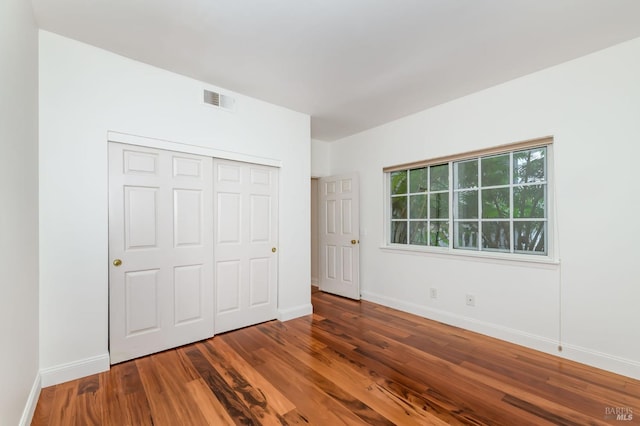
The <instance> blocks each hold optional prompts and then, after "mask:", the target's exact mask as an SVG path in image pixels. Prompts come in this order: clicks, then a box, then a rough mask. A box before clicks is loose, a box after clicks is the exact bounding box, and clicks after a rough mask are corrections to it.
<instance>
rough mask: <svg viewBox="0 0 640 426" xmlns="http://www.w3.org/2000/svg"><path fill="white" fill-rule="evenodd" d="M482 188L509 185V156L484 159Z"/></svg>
mask: <svg viewBox="0 0 640 426" xmlns="http://www.w3.org/2000/svg"><path fill="white" fill-rule="evenodd" d="M481 168H482V186H495V185H508V184H509V154H506V155H498V156H495V157H485V158H483V159H482V165H481Z"/></svg>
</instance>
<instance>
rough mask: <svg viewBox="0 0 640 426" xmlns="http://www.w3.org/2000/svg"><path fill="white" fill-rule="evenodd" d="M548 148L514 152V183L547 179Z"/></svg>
mask: <svg viewBox="0 0 640 426" xmlns="http://www.w3.org/2000/svg"><path fill="white" fill-rule="evenodd" d="M546 157H547V148H536V149H530V150H527V151H520V152H514V153H513V183H528V182H543V181H545V180H546V176H545V163H546Z"/></svg>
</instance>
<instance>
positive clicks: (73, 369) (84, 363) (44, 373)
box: [40, 353, 110, 387]
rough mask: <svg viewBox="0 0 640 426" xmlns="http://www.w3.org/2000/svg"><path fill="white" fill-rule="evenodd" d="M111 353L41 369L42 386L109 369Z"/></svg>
mask: <svg viewBox="0 0 640 426" xmlns="http://www.w3.org/2000/svg"><path fill="white" fill-rule="evenodd" d="M109 365H110V364H109V354H108V353H106V354H103V355H97V356H94V357H91V358H85V359H81V360H78V361H73V362H69V363H67V364H61V365H56V366H54V367H49V368H44V369H42V370H40V377H41V379H42V387H47V386H53V385H57V384H58V383H64V382H68V381H69V380H75V379H79V378H81V377H86V376H91V375H92V374H97V373H102V372H103V371H107V370H109Z"/></svg>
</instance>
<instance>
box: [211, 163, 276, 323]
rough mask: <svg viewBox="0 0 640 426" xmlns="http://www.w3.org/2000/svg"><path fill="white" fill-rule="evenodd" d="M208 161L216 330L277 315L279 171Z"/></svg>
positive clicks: (258, 166) (266, 319) (246, 164)
mask: <svg viewBox="0 0 640 426" xmlns="http://www.w3.org/2000/svg"><path fill="white" fill-rule="evenodd" d="M213 164H214V183H213V187H214V238H215V244H214V254H215V256H214V259H215V260H214V263H215V266H214V274H215V297H214V300H215V332H216V334H217V333H222V332H225V331H229V330H233V329H237V328H241V327H245V326H248V325H253V324H258V323H260V322H264V321H268V320H272V319H275V318H276V317H277V282H278V269H277V265H278V252H277V248H278V245H277V236H278V229H277V227H278V169H277V168H274V167H268V166H260V165H255V164H249V163H239V162H234V161H226V160H219V159H214V163H213Z"/></svg>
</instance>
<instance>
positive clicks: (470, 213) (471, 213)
mask: <svg viewBox="0 0 640 426" xmlns="http://www.w3.org/2000/svg"><path fill="white" fill-rule="evenodd" d="M455 205H456V206H457V213H458V215H457V217H456V219H477V218H478V191H460V192H456V197H455Z"/></svg>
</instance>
